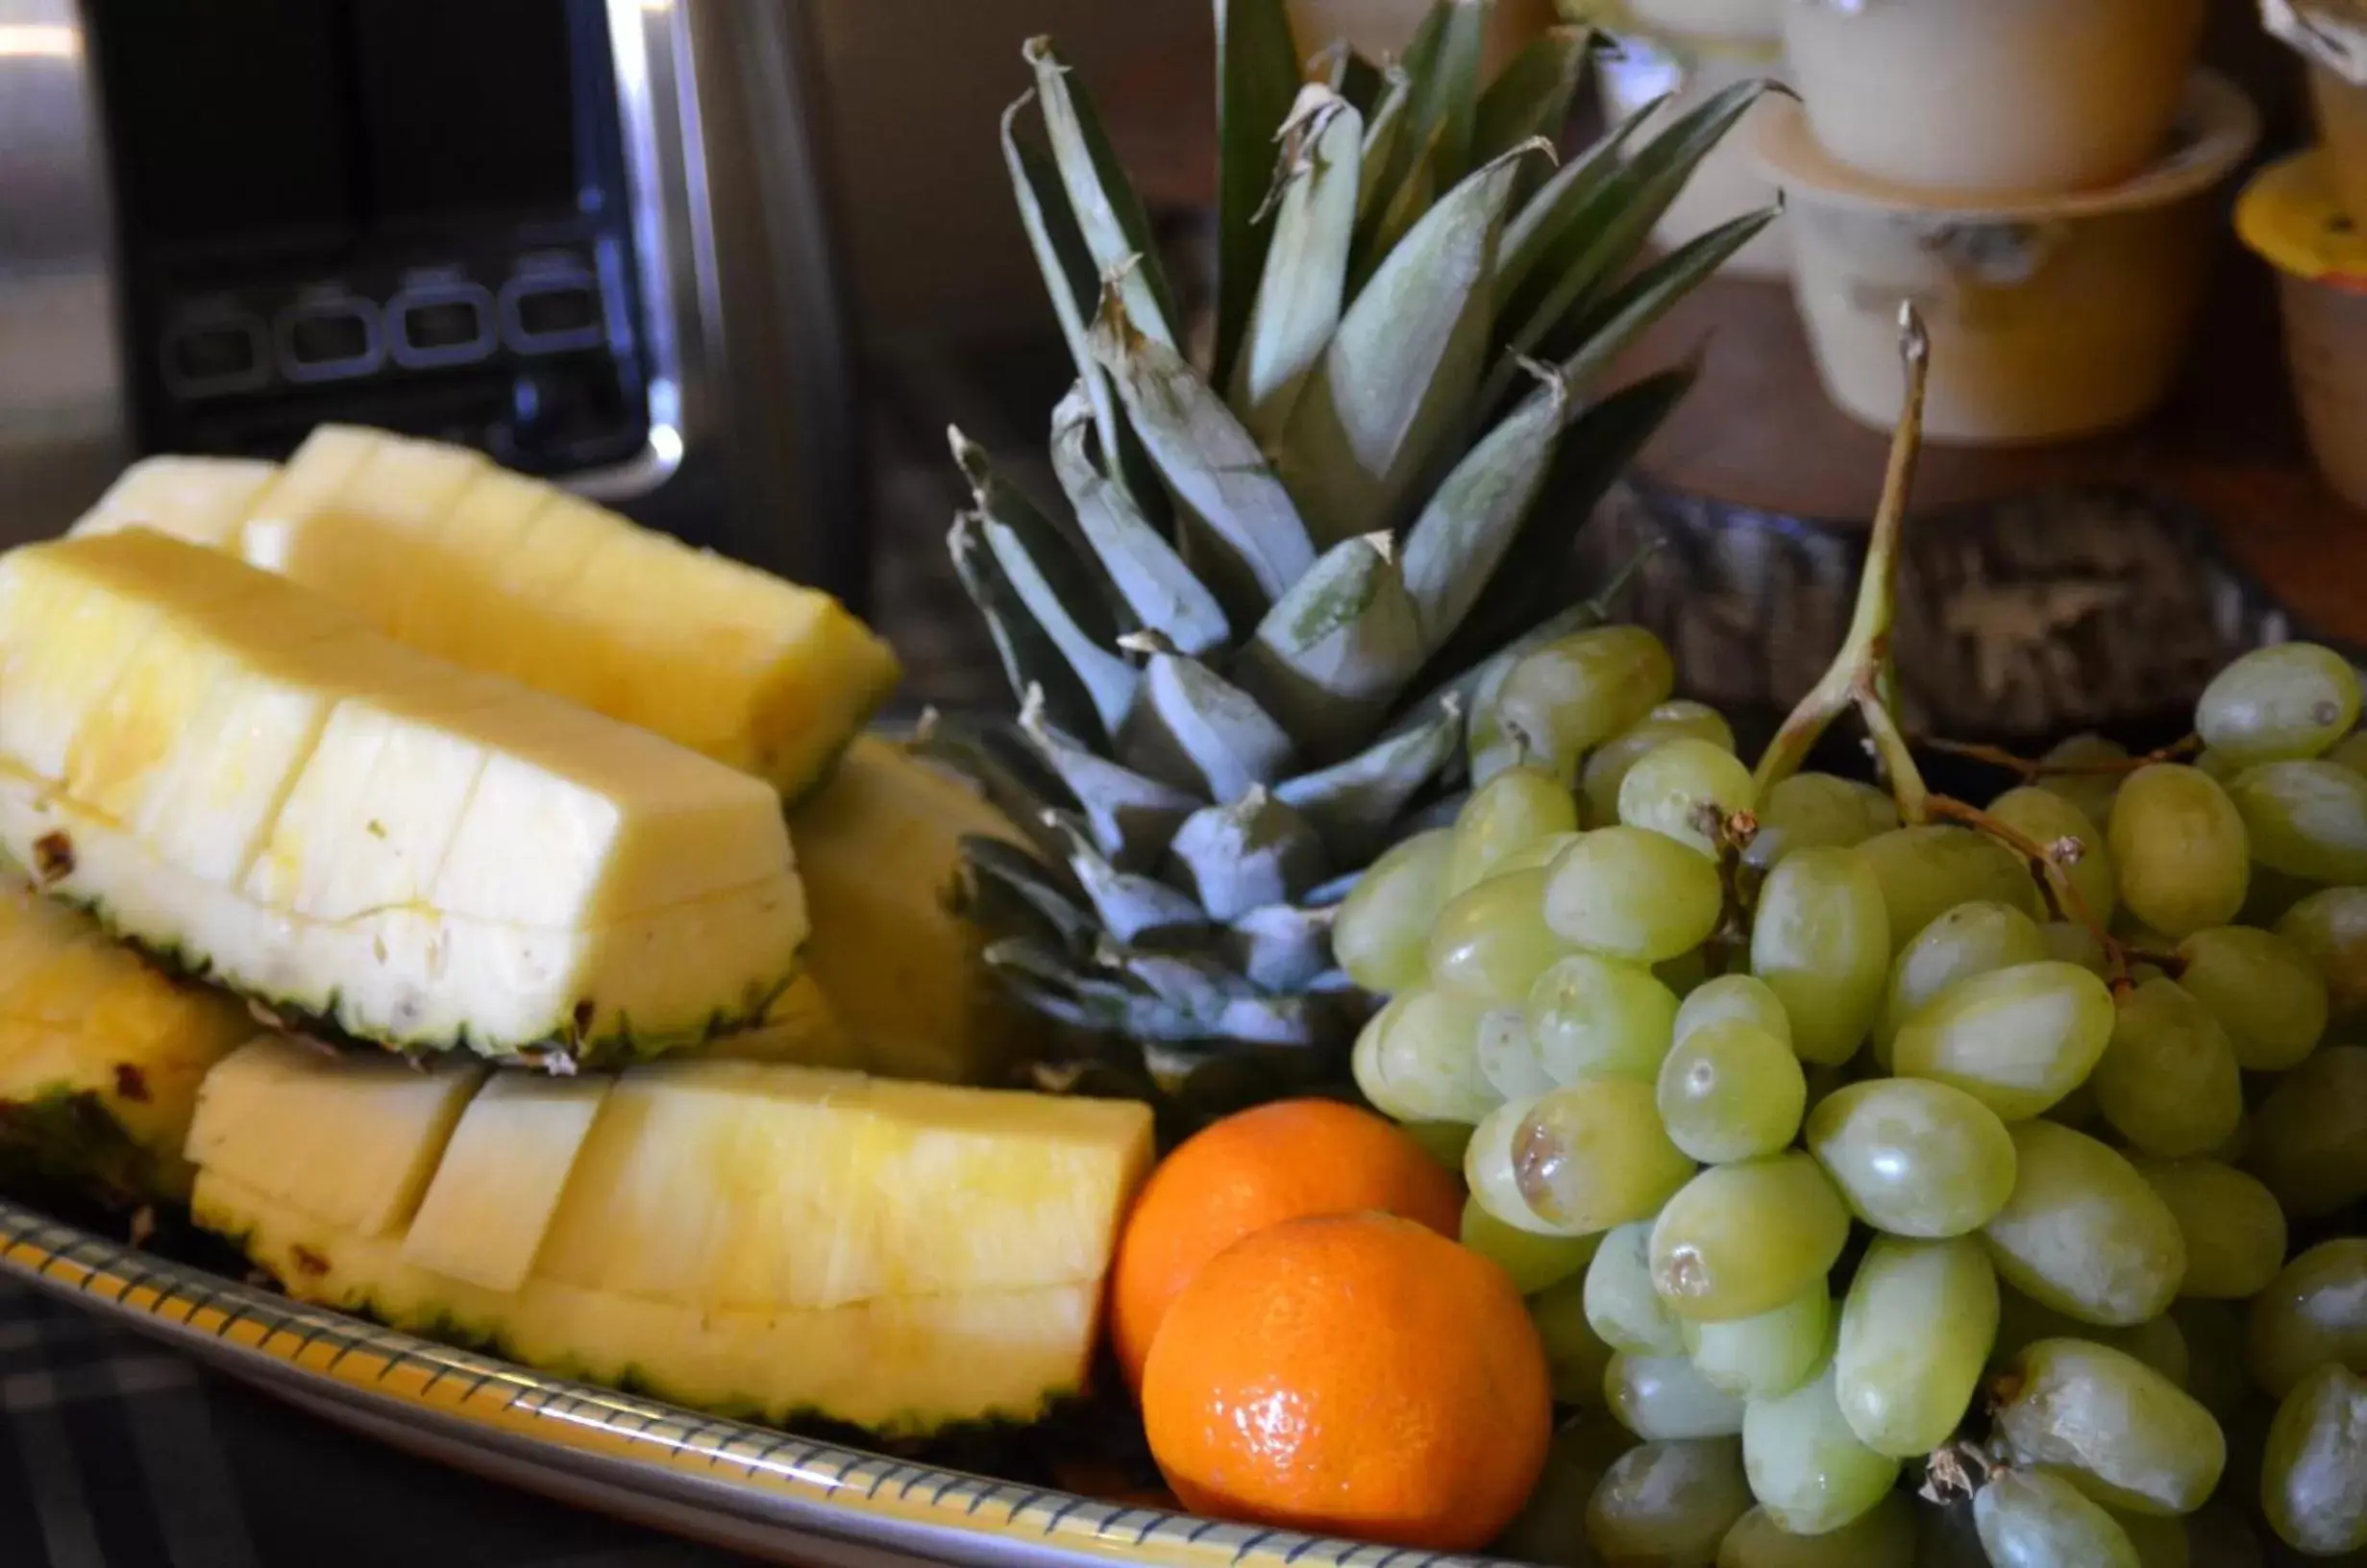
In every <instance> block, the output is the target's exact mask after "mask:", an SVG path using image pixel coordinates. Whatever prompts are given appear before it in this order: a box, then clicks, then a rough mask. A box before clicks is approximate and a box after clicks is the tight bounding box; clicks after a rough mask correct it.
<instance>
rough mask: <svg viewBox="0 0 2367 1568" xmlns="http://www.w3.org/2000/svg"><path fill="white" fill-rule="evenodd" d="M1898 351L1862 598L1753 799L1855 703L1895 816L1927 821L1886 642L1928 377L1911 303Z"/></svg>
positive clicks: (1769, 754)
mask: <svg viewBox="0 0 2367 1568" xmlns="http://www.w3.org/2000/svg"><path fill="white" fill-rule="evenodd" d="M1899 356H1900V358H1901V360H1902V361H1903V363H1904V365H1905V368H1906V372H1907V396H1906V402H1905V404H1904V406H1903V407H1902V408H1901V410H1900V413H1899V422H1898V427H1897V429H1895V430H1894V431H1893V432H1892V433H1891V437H1890V462H1889V468H1888V470H1887V471H1886V473H1885V475H1884V476H1883V484H1882V503H1881V504H1880V505H1879V506H1877V507H1876V508H1875V511H1874V529H1873V533H1872V535H1871V537H1870V538H1868V540H1867V541H1866V548H1865V567H1864V570H1863V572H1862V575H1861V576H1860V577H1859V579H1858V603H1857V608H1856V610H1855V611H1854V612H1853V613H1852V615H1851V617H1850V623H1849V635H1848V637H1847V638H1846V639H1845V640H1844V641H1843V642H1842V644H1841V650H1840V652H1839V653H1838V654H1837V655H1836V656H1835V658H1834V660H1833V664H1832V666H1831V668H1829V669H1827V670H1826V671H1825V673H1824V675H1823V677H1822V678H1821V679H1819V680H1818V681H1817V682H1816V684H1815V686H1814V687H1813V688H1812V689H1811V690H1810V692H1809V694H1808V696H1806V697H1804V698H1801V699H1800V704H1799V706H1797V707H1795V708H1793V709H1792V710H1791V716H1790V717H1789V718H1788V719H1786V720H1785V721H1784V727H1783V728H1782V729H1781V730H1778V731H1777V732H1776V736H1775V740H1774V741H1773V742H1772V743H1771V744H1770V745H1769V746H1768V747H1767V750H1766V754H1765V755H1764V756H1763V757H1761V758H1760V759H1759V768H1758V772H1757V774H1756V779H1757V783H1758V796H1759V798H1761V799H1765V798H1766V794H1767V791H1768V790H1770V789H1772V788H1773V787H1774V786H1775V785H1776V784H1778V783H1780V782H1781V781H1782V780H1784V779H1787V778H1789V777H1790V776H1791V775H1792V774H1793V773H1796V772H1799V771H1800V767H1801V765H1802V764H1803V763H1805V762H1806V761H1807V760H1808V755H1809V753H1810V752H1811V751H1812V750H1814V749H1815V748H1816V743H1817V742H1818V741H1820V740H1822V739H1824V734H1825V731H1826V730H1827V729H1830V728H1831V727H1832V725H1833V722H1834V721H1835V720H1836V719H1838V718H1839V717H1840V716H1841V715H1842V714H1843V713H1846V712H1848V711H1849V710H1850V709H1852V708H1855V709H1856V710H1857V711H1858V716H1859V718H1860V719H1861V720H1862V722H1863V723H1864V724H1865V727H1866V733H1867V734H1868V736H1870V737H1871V739H1872V741H1873V744H1874V753H1875V757H1876V760H1877V761H1878V762H1880V763H1881V765H1882V770H1883V772H1884V774H1885V775H1886V777H1887V779H1888V780H1889V785H1890V793H1891V794H1892V795H1893V796H1896V797H1897V799H1898V805H1899V815H1900V817H1901V818H1902V819H1903V820H1905V821H1910V822H1921V821H1928V820H1929V817H1930V812H1929V809H1928V806H1927V799H1928V795H1929V792H1928V791H1927V790H1926V789H1925V788H1924V784H1923V774H1922V772H1920V771H1918V770H1917V769H1916V767H1915V759H1914V755H1913V753H1912V752H1911V751H1910V750H1909V749H1908V747H1907V738H1906V736H1905V735H1903V734H1902V733H1900V730H1899V726H1898V718H1897V715H1896V713H1895V712H1894V711H1893V705H1894V703H1895V702H1896V700H1897V684H1898V683H1897V677H1896V674H1895V673H1894V671H1893V670H1892V667H1891V643H1892V640H1893V636H1894V634H1895V632H1896V630H1897V626H1898V600H1899V585H1898V577H1899V563H1900V543H1901V541H1902V540H1903V539H1904V538H1905V536H1906V532H1907V498H1908V496H1909V495H1910V494H1911V492H1912V491H1913V489H1914V482H1915V462H1916V459H1917V458H1918V457H1919V456H1920V455H1921V453H1922V451H1923V399H1924V391H1925V388H1926V387H1927V386H1928V385H1929V383H1930V380H1931V368H1932V340H1931V336H1930V334H1929V333H1927V332H1926V331H1924V328H1923V318H1922V317H1921V316H1919V315H1917V314H1916V313H1915V307H1914V306H1913V305H1912V304H1902V305H1901V306H1899Z"/></svg>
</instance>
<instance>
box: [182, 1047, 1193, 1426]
mask: <svg viewBox="0 0 2367 1568" xmlns="http://www.w3.org/2000/svg"><path fill="white" fill-rule="evenodd" d="M385 1066H386V1064H383V1063H381V1062H371V1061H367V1060H363V1061H339V1060H334V1059H332V1058H328V1057H325V1056H320V1055H318V1054H317V1053H311V1052H308V1051H306V1050H304V1049H303V1048H302V1047H299V1046H296V1045H294V1044H292V1043H290V1042H288V1041H284V1040H277V1039H265V1040H260V1041H255V1042H253V1043H252V1044H250V1045H248V1046H247V1047H245V1048H244V1049H242V1050H240V1051H238V1052H237V1053H235V1054H234V1055H233V1056H232V1057H231V1058H230V1060H228V1061H227V1062H225V1063H224V1064H223V1065H222V1066H220V1067H218V1068H217V1069H215V1071H214V1073H213V1074H212V1075H211V1077H210V1079H209V1080H208V1082H207V1085H206V1091H205V1096H204V1100H203V1103H202V1105H201V1108H200V1112H199V1115H198V1121H197V1125H196V1127H195V1128H194V1129H193V1130H192V1135H191V1139H190V1156H191V1158H192V1159H193V1160H194V1161H195V1162H196V1163H197V1165H198V1176H197V1184H196V1192H195V1196H194V1199H193V1201H192V1212H193V1213H194V1214H195V1216H196V1218H197V1220H198V1222H199V1223H200V1224H202V1225H204V1226H206V1227H207V1228H209V1229H211V1230H214V1231H216V1232H219V1233H221V1234H223V1235H225V1236H228V1237H232V1238H233V1239H234V1240H236V1241H237V1242H238V1243H239V1244H240V1245H241V1246H242V1247H243V1248H244V1249H245V1250H246V1252H247V1253H248V1255H249V1257H250V1258H252V1259H253V1260H254V1261H255V1262H257V1263H259V1265H261V1266H262V1267H264V1268H266V1269H267V1270H269V1271H270V1272H271V1273H273V1274H274V1275H276V1276H277V1277H278V1278H279V1279H280V1280H281V1281H282V1282H283V1283H284V1286H285V1287H286V1288H287V1290H288V1291H289V1293H290V1294H292V1295H295V1296H297V1297H299V1298H301V1299H304V1300H308V1301H314V1302H319V1303H322V1304H324V1305H328V1306H333V1307H338V1308H342V1309H345V1310H349V1311H368V1312H371V1313H374V1314H376V1315H377V1316H379V1317H381V1318H382V1319H384V1320H385V1321H387V1322H389V1323H392V1324H394V1325H396V1326H397V1327H402V1328H407V1329H411V1330H415V1331H418V1332H422V1333H427V1334H433V1335H444V1336H447V1337H456V1338H460V1339H463V1340H467V1341H472V1342H478V1343H484V1344H490V1345H494V1346H496V1347H498V1348H500V1349H502V1350H503V1351H505V1353H506V1354H508V1355H510V1356H512V1357H514V1358H516V1359H517V1360H522V1361H524V1362H527V1363H528V1364H530V1365H534V1366H538V1367H542V1368H544V1369H546V1370H550V1371H554V1372H558V1373H562V1374H566V1375H575V1376H582V1377H586V1378H589V1379H591V1380H594V1381H598V1382H604V1383H608V1384H629V1385H633V1386H639V1387H643V1388H646V1389H648V1390H650V1391H651V1392H653V1393H655V1394H657V1395H658V1396H660V1397H663V1398H668V1399H672V1400H676V1401H678V1402H680V1403H684V1404H689V1405H694V1406H698V1407H701V1408H703V1409H715V1410H720V1411H727V1412H731V1413H736V1414H745V1415H750V1416H753V1417H756V1418H758V1419H764V1420H771V1421H781V1420H786V1419H789V1418H792V1417H796V1416H800V1415H808V1414H812V1415H820V1416H824V1417H826V1418H829V1419H834V1420H839V1421H845V1422H848V1423H851V1424H853V1425H857V1426H861V1427H866V1428H870V1429H873V1430H875V1431H879V1432H883V1433H927V1432H932V1431H936V1430H939V1429H942V1428H944V1427H947V1426H949V1425H953V1424H956V1423H961V1422H970V1421H980V1420H989V1419H1015V1420H1026V1419H1031V1418H1033V1417H1035V1416H1037V1415H1039V1414H1041V1413H1042V1412H1043V1410H1044V1409H1046V1408H1047V1407H1048V1406H1049V1405H1050V1404H1051V1403H1053V1402H1054V1401H1056V1400H1058V1399H1060V1398H1063V1397H1065V1396H1067V1395H1070V1394H1073V1393H1074V1392H1076V1391H1078V1390H1080V1389H1081V1388H1082V1386H1083V1384H1084V1379H1085V1375H1086V1370H1087V1367H1088V1364H1089V1362H1090V1360H1091V1358H1092V1352H1093V1348H1094V1343H1095V1335H1096V1333H1097V1319H1098V1311H1099V1305H1100V1294H1101V1288H1102V1278H1103V1275H1104V1273H1105V1272H1106V1270H1107V1266H1108V1262H1109V1257H1110V1252H1111V1249H1112V1247H1113V1245H1114V1243H1115V1238H1116V1235H1117V1228H1118V1225H1119V1223H1120V1220H1121V1217H1122V1213H1123V1211H1124V1208H1125V1205H1126V1203H1127V1202H1128V1200H1129V1199H1130V1197H1131V1195H1132V1193H1133V1191H1134V1189H1135V1188H1136V1187H1137V1185H1138V1184H1139V1183H1140V1181H1141V1179H1142V1177H1143V1175H1144V1173H1145V1171H1146V1170H1147V1166H1148V1164H1149V1162H1150V1158H1151V1135H1150V1120H1149V1113H1148V1111H1147V1108H1145V1107H1143V1106H1141V1105H1136V1104H1129V1103H1125V1102H1121V1101H1110V1100H1101V1101H1093V1100H1056V1099H1052V1098H1050V1097H1048V1096H1042V1095H1033V1094H1023V1093H1016V1092H1001V1091H994V1090H959V1089H949V1088H946V1087H943V1086H935V1085H907V1084H899V1083H893V1082H889V1081H885V1080H877V1079H870V1078H865V1077H861V1076H859V1075H856V1074H852V1073H844V1072H832V1071H827V1070H822V1069H815V1068H806V1067H797V1066H777V1065H762V1064H752V1063H739V1062H711V1061H699V1062H687V1061H684V1062H666V1063H658V1064H653V1065H648V1066H636V1067H632V1068H629V1069H628V1070H626V1071H625V1072H623V1073H622V1074H620V1075H617V1076H614V1077H602V1076H585V1077H580V1078H577V1079H573V1080H545V1079H523V1078H520V1077H518V1076H517V1075H513V1074H496V1075H494V1076H493V1077H492V1078H491V1080H490V1081H484V1080H481V1079H480V1078H478V1077H475V1076H472V1075H469V1074H466V1073H462V1072H459V1071H456V1070H453V1069H445V1070H444V1071H442V1072H440V1073H438V1074H436V1075H434V1076H433V1077H431V1078H427V1079H422V1078H420V1077H419V1076H418V1075H416V1074H414V1075H411V1081H410V1082H405V1081H403V1080H402V1079H400V1078H398V1077H395V1076H392V1075H391V1074H389V1073H388V1072H387V1071H385V1070H383V1068H384V1067H385ZM316 1124H317V1125H319V1126H321V1127H325V1128H333V1129H334V1132H335V1136H338V1137H340V1138H342V1139H346V1140H347V1150H346V1152H345V1154H344V1155H343V1156H342V1159H343V1161H344V1162H345V1163H346V1164H348V1165H349V1166H350V1167H351V1168H352V1169H353V1170H354V1171H356V1172H368V1173H369V1174H367V1175H366V1176H363V1175H358V1174H357V1175H355V1176H352V1177H346V1178H339V1179H338V1180H336V1181H334V1182H333V1183H331V1184H330V1187H329V1189H328V1190H323V1189H322V1186H321V1182H320V1176H319V1173H318V1170H317V1168H316V1164H315V1162H317V1159H318V1156H317V1149H318V1139H319V1137H320V1136H323V1135H320V1134H316V1133H314V1132H313V1131H311V1130H310V1129H311V1128H313V1127H314V1126H315V1125H316Z"/></svg>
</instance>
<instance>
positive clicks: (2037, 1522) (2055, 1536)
mask: <svg viewBox="0 0 2367 1568" xmlns="http://www.w3.org/2000/svg"><path fill="white" fill-rule="evenodd" d="M1973 1524H1974V1527H1975V1528H1976V1529H1978V1530H1979V1531H1980V1532H1981V1549H1982V1551H1983V1552H1985V1553H1986V1554H1987V1556H1988V1559H1989V1563H1990V1565H1991V1568H2143V1565H2142V1564H2141V1563H2140V1562H2139V1561H2138V1560H2137V1549H2136V1547H2135V1546H2133V1544H2131V1542H2130V1540H2129V1533H2128V1531H2124V1530H2122V1529H2121V1528H2120V1525H2119V1523H2118V1522H2117V1521H2115V1520H2114V1519H2113V1517H2112V1516H2111V1515H2110V1514H2109V1513H2107V1512H2106V1511H2105V1510H2104V1509H2103V1508H2102V1507H2099V1506H2097V1505H2096V1504H2095V1503H2094V1502H2092V1501H2090V1500H2089V1499H2088V1498H2086V1497H2084V1496H2083V1495H2081V1492H2080V1489H2079V1488H2078V1487H2076V1486H2074V1485H2072V1484H2071V1482H2068V1481H2066V1480H2064V1479H2063V1478H2062V1477H2061V1476H2059V1475H2055V1474H2052V1473H2050V1472H2048V1471H2045V1470H2000V1471H1998V1472H1996V1473H1995V1474H1993V1475H1992V1476H1990V1478H1989V1481H1988V1484H1987V1485H1985V1486H1984V1487H1982V1488H1981V1490H1979V1491H1978V1492H1975V1493H1974V1494H1973Z"/></svg>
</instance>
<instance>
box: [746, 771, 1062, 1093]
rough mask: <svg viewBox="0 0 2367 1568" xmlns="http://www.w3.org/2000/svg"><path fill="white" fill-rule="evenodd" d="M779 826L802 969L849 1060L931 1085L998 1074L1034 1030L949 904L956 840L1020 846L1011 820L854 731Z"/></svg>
mask: <svg viewBox="0 0 2367 1568" xmlns="http://www.w3.org/2000/svg"><path fill="white" fill-rule="evenodd" d="M789 827H790V834H791V837H792V838H793V839H794V840H795V841H796V843H797V846H798V871H799V875H800V877H801V879H802V880H803V882H804V885H805V899H806V908H807V910H808V912H809V914H810V917H811V919H812V921H813V932H812V934H811V936H810V937H809V938H808V939H807V942H806V947H805V967H806V972H807V973H808V974H810V975H811V976H812V977H813V978H814V980H815V982H816V983H817V984H818V985H819V987H820V988H821V991H822V993H823V995H824V996H825V997H826V998H827V1000H828V1003H829V1006H830V1009H831V1011H832V1012H834V1013H835V1014H836V1015H837V1016H838V1018H839V1019H840V1021H841V1023H842V1025H843V1026H844V1027H845V1029H846V1031H847V1033H848V1034H849V1035H850V1036H851V1038H852V1040H853V1041H854V1042H855V1051H856V1054H857V1057H858V1058H859V1061H858V1063H857V1064H856V1065H859V1066H864V1067H866V1068H868V1069H869V1070H871V1071H874V1072H877V1073H882V1074H886V1075H888V1076H891V1077H897V1078H912V1079H921V1080H925V1081H928V1082H935V1083H957V1084H980V1083H991V1082H994V1081H996V1080H998V1079H999V1078H1000V1077H1002V1076H1003V1075H1004V1074H1005V1073H1006V1072H1007V1071H1008V1070H1009V1069H1010V1067H1011V1066H1012V1065H1013V1064H1014V1063H1015V1062H1017V1061H1019V1060H1021V1059H1022V1058H1023V1055H1024V1054H1025V1052H1026V1049H1027V1046H1028V1044H1029V1042H1030V1041H1031V1040H1032V1038H1033V1036H1034V1034H1035V1032H1036V1031H1035V1029H1034V1027H1033V1025H1032V1020H1030V1019H1029V1018H1028V1017H1027V1016H1026V1015H1025V1014H1024V1013H1023V1011H1021V1010H1020V1009H1019V1008H1018V1007H1017V1006H1015V1005H1014V1004H1013V1003H1012V1002H1011V1000H1010V999H1009V997H1008V996H1007V995H1006V994H1005V993H1004V991H1003V988H1002V986H1001V983H1000V982H999V980H998V979H997V978H996V977H995V976H994V974H993V973H992V972H991V971H990V970H989V969H988V968H987V967H986V962H985V959H984V957H983V952H984V947H985V939H984V937H983V936H982V934H981V933H980V932H979V930H978V928H977V927H976V925H975V924H974V923H973V922H972V921H970V920H969V919H965V918H964V917H963V916H962V915H961V914H960V913H959V905H960V885H961V879H962V876H963V871H962V853H961V841H962V840H963V839H964V838H965V837H970V836H976V837H983V838H992V839H999V840H1000V841H1002V842H1004V843H1006V844H1010V845H1017V846H1019V847H1022V848H1025V847H1027V841H1026V840H1025V839H1024V838H1023V837H1022V836H1021V835H1020V833H1019V832H1018V830H1017V829H1016V828H1014V827H1013V825H1012V824H1011V821H1010V820H1009V819H1008V818H1006V817H1004V816H1003V815H1002V813H1000V812H999V811H997V810H996V809H995V808H994V807H993V806H991V805H989V804H988V803H987V802H986V801H985V800H984V799H983V798H981V797H980V796H978V794H977V793H976V792H975V791H974V790H973V789H972V788H971V787H970V786H969V785H968V784H967V783H966V782H964V781H961V780H958V779H956V778H954V777H952V776H951V775H949V774H948V773H945V772H940V771H939V770H937V769H935V768H932V767H931V766H930V765H928V764H927V763H925V762H923V761H921V760H920V759H919V758H917V757H915V756H913V755H912V754H911V753H910V752H909V751H908V750H906V749H905V748H904V747H902V746H900V745H899V744H898V743H896V742H894V741H892V740H889V739H886V738H885V737H882V736H878V735H861V736H857V737H856V738H855V740H854V742H853V744H852V745H851V746H850V747H848V748H847V752H846V755H845V756H844V757H843V758H842V759H841V760H840V762H839V765H838V767H837V769H836V771H835V772H832V774H831V775H830V778H829V779H828V781H827V782H826V783H825V784H824V785H823V786H822V787H821V788H820V789H819V790H817V791H815V792H814V794H813V795H812V796H809V797H808V798H807V799H806V800H805V801H804V802H803V803H802V804H801V805H800V806H799V807H798V809H797V810H796V811H795V812H793V813H792V814H791V815H790V819H789Z"/></svg>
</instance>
